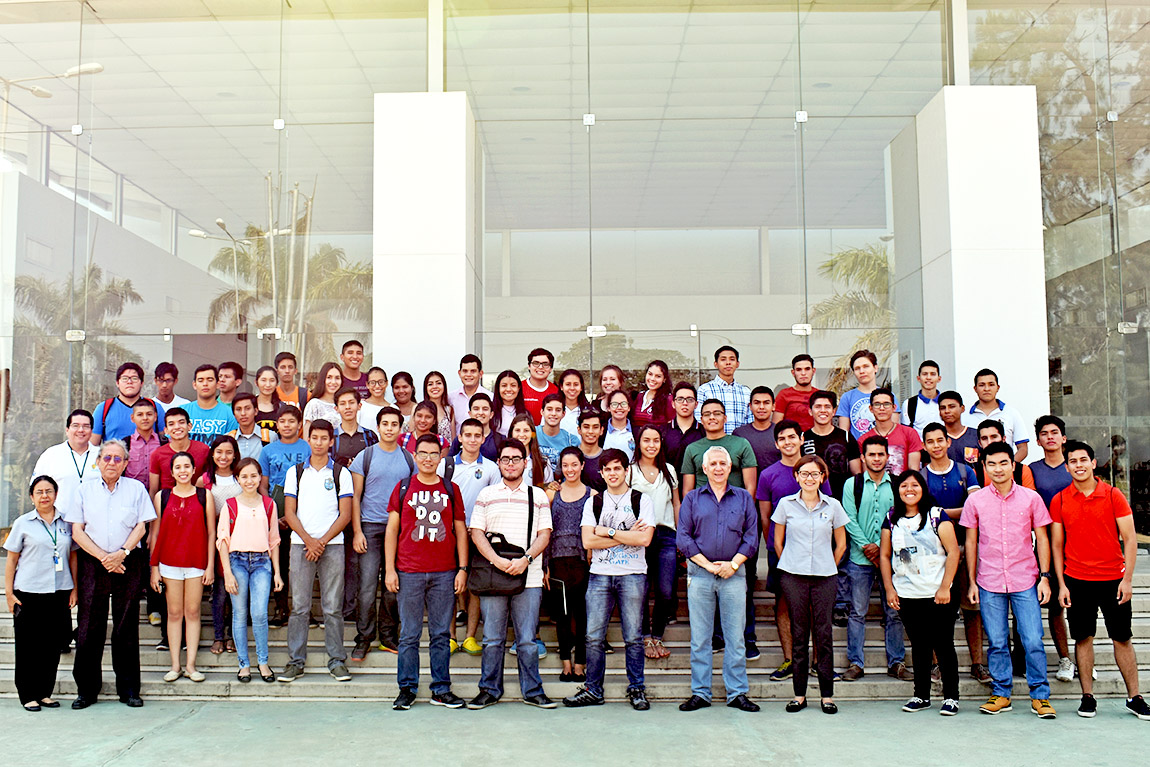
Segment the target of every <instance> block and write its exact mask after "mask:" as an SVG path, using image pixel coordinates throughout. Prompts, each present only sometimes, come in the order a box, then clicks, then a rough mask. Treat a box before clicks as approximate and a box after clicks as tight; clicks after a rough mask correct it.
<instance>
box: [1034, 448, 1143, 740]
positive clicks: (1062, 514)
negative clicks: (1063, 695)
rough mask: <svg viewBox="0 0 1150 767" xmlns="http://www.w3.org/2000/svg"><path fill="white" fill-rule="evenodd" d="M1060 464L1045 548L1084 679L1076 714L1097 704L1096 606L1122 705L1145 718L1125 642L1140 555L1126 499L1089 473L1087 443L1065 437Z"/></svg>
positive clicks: (1090, 457)
mask: <svg viewBox="0 0 1150 767" xmlns="http://www.w3.org/2000/svg"><path fill="white" fill-rule="evenodd" d="M1066 466H1067V468H1068V469H1069V470H1070V479H1071V485H1070V487H1068V488H1066V489H1065V490H1062V491H1061V492H1059V493H1058V495H1056V496H1054V498H1053V500H1051V502H1050V517H1051V519H1052V520H1053V530H1052V532H1053V542H1052V548H1051V553H1052V554H1053V556H1054V573H1055V575H1056V576H1057V577H1058V585H1059V588H1060V590H1061V591H1060V594H1059V599H1060V601H1061V602H1062V606H1063V607H1065V608H1066V615H1067V618H1068V619H1069V621H1070V636H1071V637H1072V638H1073V639H1074V656H1075V659H1076V660H1077V661H1078V681H1079V683H1080V684H1081V685H1082V702H1081V704H1079V706H1078V715H1079V716H1081V717H1086V718H1088V719H1089V718H1092V717H1093V716H1094V715H1095V713H1096V712H1097V710H1098V703H1097V702H1096V701H1095V700H1094V695H1093V690H1094V679H1093V674H1092V673H1091V672H1092V671H1093V670H1094V632H1095V631H1096V630H1097V628H1098V611H1099V610H1101V611H1102V619H1103V620H1104V621H1105V622H1106V633H1107V634H1109V635H1110V639H1111V640H1112V641H1113V642H1114V660H1116V661H1117V662H1118V670H1119V671H1121V672H1122V680H1123V681H1124V682H1126V710H1127V711H1129V712H1130V713H1132V714H1134V716H1136V717H1138V718H1139V719H1148V720H1150V706H1147V705H1146V701H1145V700H1143V698H1142V696H1141V695H1139V694H1138V661H1137V659H1136V658H1135V657H1134V645H1133V643H1132V642H1131V641H1130V640H1131V637H1132V636H1133V632H1132V631H1131V625H1130V624H1131V605H1130V595H1131V592H1132V590H1133V586H1132V584H1133V580H1134V562H1135V560H1136V558H1137V556H1138V539H1137V537H1136V536H1135V534H1134V517H1133V515H1132V514H1131V512H1130V504H1129V503H1128V502H1127V501H1126V497H1125V496H1123V495H1122V493H1121V492H1119V491H1118V489H1117V488H1114V487H1111V486H1110V485H1108V484H1106V483H1105V482H1102V481H1100V480H1098V479H1096V478H1095V476H1094V469H1095V467H1096V466H1097V463H1096V462H1095V460H1094V450H1093V449H1092V448H1091V447H1090V445H1087V444H1086V443H1085V442H1078V441H1070V442H1067V443H1066ZM1115 531H1117V535H1115Z"/></svg>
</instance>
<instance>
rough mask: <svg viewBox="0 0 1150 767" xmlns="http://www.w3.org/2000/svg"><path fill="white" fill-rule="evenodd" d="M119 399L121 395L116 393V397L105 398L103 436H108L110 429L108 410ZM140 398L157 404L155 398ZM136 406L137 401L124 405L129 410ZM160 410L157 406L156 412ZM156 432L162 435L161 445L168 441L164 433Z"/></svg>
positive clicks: (102, 422)
mask: <svg viewBox="0 0 1150 767" xmlns="http://www.w3.org/2000/svg"><path fill="white" fill-rule="evenodd" d="M119 399H120V396H119V395H116V396H115V397H108V399H106V400H104V411H103V412H102V413H100V436H101V437H107V436H108V435H107V433H106V432H107V430H108V410H109V409H110V408H111V407H112V405H113V404H114V403H115V402H116V401H117V400H119ZM140 400H143V401H145V402H151V403H152V405H153V407H154V406H155V404H156V403H155V401H154V400H152V399H149V398H148V397H140ZM121 401H122V400H121ZM135 406H136V405H135V403H132V405H131V406H128V405H124V407H126V408H128V410H131V409H132V408H134V407H135ZM159 412H160V409H159V408H158V407H157V408H156V414H157V415H159ZM156 434H157V435H158V436H159V437H160V444H161V445H163V444H166V443H167V441H168V438H167V437H165V436H164V435H163V434H160V433H159V432H158V431H157V432H156ZM124 442H125V443H126V442H127V440H124Z"/></svg>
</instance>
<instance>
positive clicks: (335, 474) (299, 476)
mask: <svg viewBox="0 0 1150 767" xmlns="http://www.w3.org/2000/svg"><path fill="white" fill-rule="evenodd" d="M309 463H310V461H304V462H303V463H297V464H296V465H295V489H296V492H297V493H298V492H299V485H300V482H301V481H302V480H303V470H304V469H305V468H306V467H307V465H308V464H309ZM341 473H343V467H342V466H340V465H339V464H338V463H335V462H334V461H333V462H332V465H331V481H332V488H331V489H332V492H333V493H335V505H336V508H338V507H339V475H340V474H341Z"/></svg>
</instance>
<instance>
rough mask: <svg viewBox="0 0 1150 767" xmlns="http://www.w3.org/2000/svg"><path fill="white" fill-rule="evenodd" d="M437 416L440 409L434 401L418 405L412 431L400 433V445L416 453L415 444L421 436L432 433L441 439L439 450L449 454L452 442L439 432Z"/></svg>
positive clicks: (413, 453)
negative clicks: (436, 407)
mask: <svg viewBox="0 0 1150 767" xmlns="http://www.w3.org/2000/svg"><path fill="white" fill-rule="evenodd" d="M437 417H438V411H437V410H436V409H435V403H434V402H428V401H427V400H424V401H423V402H420V403H419V404H418V405H416V406H415V412H414V413H413V414H412V416H411V431H405V432H404V433H402V434H400V435H399V446H400V447H401V448H403V449H404V450H406V451H407V452H409V453H411V454H412V455H415V445H416V443H417V442H419V438H420V437H422V436H423V435H424V434H431V435H432V436H434V437H435V438H436V439H438V440H439V451H440V452H441V453H442V454H443V455H447V453H448V448H450V447H451V443H450V442H448V441H447V439H446V438H444V437H443V436H442V434H441V433H440V432H439V424H438V423H436V418H437Z"/></svg>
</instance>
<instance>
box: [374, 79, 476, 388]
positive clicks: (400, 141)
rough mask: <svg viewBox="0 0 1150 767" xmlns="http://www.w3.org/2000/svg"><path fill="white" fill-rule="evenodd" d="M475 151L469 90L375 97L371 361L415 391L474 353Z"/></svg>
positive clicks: (450, 382) (388, 94) (473, 123)
mask: <svg viewBox="0 0 1150 767" xmlns="http://www.w3.org/2000/svg"><path fill="white" fill-rule="evenodd" d="M477 151H479V149H478V147H477V146H476V142H475V119H474V117H472V114H471V107H470V106H469V104H468V102H467V94H465V93H377V94H376V95H375V160H374V194H373V215H372V217H373V228H374V232H375V236H374V240H373V248H372V250H373V261H374V267H375V268H374V281H373V288H374V294H375V303H374V307H373V313H372V328H373V334H372V335H373V339H374V340H373V345H374V348H373V360H374V361H375V363H376V364H380V365H384V366H385V367H387V366H388V365H389V364H394V363H389V362H388V360H394V361H399V360H402V365H403V366H404V369H406V370H407V371H409V372H410V373H411V374H412V375H413V376H414V377H415V380H416V386H417V389H418V388H419V384H420V381H421V380H422V378H423V375H424V374H425V373H427V372H428V371H429V370H433V369H442V367H443V366H444V365H447V366H449V367H450V366H451V365H453V364H455V362H456V361H457V360H458V359H459V358H460V357H461V356H463V355H464V354H466V353H468V352H472V351H474V350H475V305H476V300H477V295H476V290H477V288H476V285H477V271H478V269H477V267H476V264H477V263H479V259H478V257H477V253H476V244H475V243H476V236H475V231H476V229H475V227H476V214H475V209H476V200H477V198H476V168H477V167H479V166H480V163H478V162H477V160H476V155H475V153H476V152H477ZM387 369H388V370H389V371H390V370H391V368H390V367H387ZM454 369H455V368H451V369H450V370H446V371H444V372H445V373H447V374H448V377H449V379H452V380H449V384H448V385H449V386H450V385H451V384H452V382H453V380H454V376H452V375H451V374H450V373H451V371H452V370H454Z"/></svg>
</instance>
